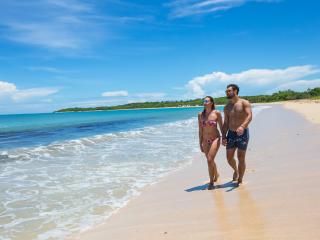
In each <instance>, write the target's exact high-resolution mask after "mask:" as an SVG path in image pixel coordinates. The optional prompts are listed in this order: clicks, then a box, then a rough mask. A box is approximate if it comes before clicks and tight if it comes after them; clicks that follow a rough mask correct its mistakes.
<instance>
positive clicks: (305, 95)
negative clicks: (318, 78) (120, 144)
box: [56, 87, 320, 112]
mask: <svg viewBox="0 0 320 240" xmlns="http://www.w3.org/2000/svg"><path fill="white" fill-rule="evenodd" d="M242 98H245V99H247V100H249V101H250V102H251V103H268V102H278V101H287V100H295V99H320V87H318V88H313V89H308V90H307V91H304V92H295V91H292V90H286V91H279V92H276V93H273V94H272V95H258V96H242ZM215 103H216V104H226V103H227V99H226V98H225V97H220V98H215ZM199 105H202V99H201V98H198V99H194V100H187V101H164V102H144V103H130V104H124V105H118V106H110V107H95V108H65V109H60V110H58V111H56V112H82V111H99V110H100V111H105V110H118V109H135V108H161V107H184V106H199Z"/></svg>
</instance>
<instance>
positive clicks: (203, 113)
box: [201, 96, 216, 118]
mask: <svg viewBox="0 0 320 240" xmlns="http://www.w3.org/2000/svg"><path fill="white" fill-rule="evenodd" d="M206 98H209V99H210V102H212V108H211V110H215V109H216V106H215V104H214V100H213V97H211V96H206V97H205V98H203V99H206ZM205 113H206V109H205V108H203V111H202V113H201V117H202V118H204V115H205Z"/></svg>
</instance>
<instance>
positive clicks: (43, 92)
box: [12, 88, 58, 102]
mask: <svg viewBox="0 0 320 240" xmlns="http://www.w3.org/2000/svg"><path fill="white" fill-rule="evenodd" d="M56 92H58V90H57V89H53V88H30V89H25V90H18V91H16V92H14V94H12V99H13V100H14V101H16V102H18V101H19V102H20V101H23V100H26V99H29V98H35V97H46V96H49V95H51V94H54V93H56Z"/></svg>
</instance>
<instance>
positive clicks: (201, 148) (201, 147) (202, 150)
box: [200, 143, 204, 152]
mask: <svg viewBox="0 0 320 240" xmlns="http://www.w3.org/2000/svg"><path fill="white" fill-rule="evenodd" d="M200 150H201V152H204V149H203V145H202V143H200Z"/></svg>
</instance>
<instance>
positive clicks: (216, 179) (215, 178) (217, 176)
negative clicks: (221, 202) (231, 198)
mask: <svg viewBox="0 0 320 240" xmlns="http://www.w3.org/2000/svg"><path fill="white" fill-rule="evenodd" d="M219 176H220V175H219V173H218V174H217V175H216V176H214V179H213V181H214V182H216V181H218V178H219Z"/></svg>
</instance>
